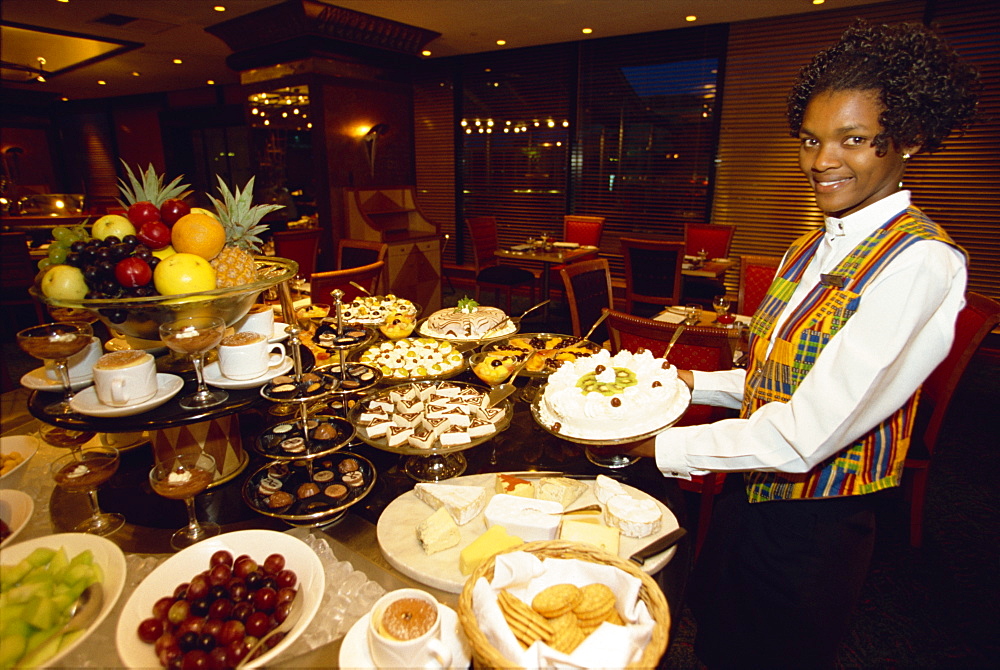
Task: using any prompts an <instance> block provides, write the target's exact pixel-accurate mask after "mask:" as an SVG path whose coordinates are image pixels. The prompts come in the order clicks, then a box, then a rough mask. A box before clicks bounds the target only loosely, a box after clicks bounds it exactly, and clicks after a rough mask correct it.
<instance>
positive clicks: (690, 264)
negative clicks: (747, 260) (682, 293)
mask: <svg viewBox="0 0 1000 670" xmlns="http://www.w3.org/2000/svg"><path fill="white" fill-rule="evenodd" d="M733 265H735V261H734V260H733V259H731V258H707V259H704V260H702V259H700V258H698V257H697V256H685V257H684V262H683V263H682V264H681V274H682V275H683V276H685V277H701V278H704V279H722V278H723V277H725V276H726V272H728V271H729V268H731V267H733Z"/></svg>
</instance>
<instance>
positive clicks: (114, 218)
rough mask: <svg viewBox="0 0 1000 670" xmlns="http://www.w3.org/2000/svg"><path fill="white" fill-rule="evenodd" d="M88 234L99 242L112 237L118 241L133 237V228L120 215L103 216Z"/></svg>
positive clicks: (129, 222)
mask: <svg viewBox="0 0 1000 670" xmlns="http://www.w3.org/2000/svg"><path fill="white" fill-rule="evenodd" d="M90 234H91V235H93V236H94V237H96V238H97V239H99V240H103V239H104V238H105V237H108V236H110V235H114V236H115V237H117V238H118V239H119V240H124V239H125V236H126V235H135V226H133V225H132V222H131V221H129V220H128V219H126V218H125V217H124V216H122V215H121V214H105V215H104V216H102V217H101V218H99V219H98V220H97V221H94V226H93V228H91V230H90Z"/></svg>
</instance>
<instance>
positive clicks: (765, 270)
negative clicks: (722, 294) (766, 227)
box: [736, 254, 781, 316]
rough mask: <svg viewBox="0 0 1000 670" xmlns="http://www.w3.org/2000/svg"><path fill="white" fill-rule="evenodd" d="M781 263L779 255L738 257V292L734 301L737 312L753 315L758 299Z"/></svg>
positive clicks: (765, 291)
mask: <svg viewBox="0 0 1000 670" xmlns="http://www.w3.org/2000/svg"><path fill="white" fill-rule="evenodd" d="M780 264H781V256H754V255H750V254H747V255H744V256H741V257H740V292H739V298H738V300H737V302H736V312H737V314H745V315H747V316H753V313H754V312H756V311H757V307H758V306H759V305H760V301H761V300H763V299H764V296H765V295H766V294H767V289H769V288H770V287H771V282H772V281H773V280H774V275H775V273H776V272H777V271H778V265H780Z"/></svg>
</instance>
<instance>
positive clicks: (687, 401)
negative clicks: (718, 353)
mask: <svg viewBox="0 0 1000 670" xmlns="http://www.w3.org/2000/svg"><path fill="white" fill-rule="evenodd" d="M677 392H678V393H683V395H684V402H683V403H677V406H676V407H674V408H672V409H671V411H669V412H668V413H666V414H665V415H664V417H663V423H661V424H660V425H658V426H657V427H656V428H653V429H651V430H647V431H644V432H642V433H636V434H632V435H623V436H621V437H614V438H599V439H592V438H585V437H580V436H578V435H568V434H566V433H565V432H564V431H562V430H561V429H559V428H557V427H555V426H553V425H550V424H549V423H548V422H547V421H546V420H545V419H543V417H542V414H541V405H542V396H541V395H539V396H538V397H536V398H535V399H534V400H532V402H531V416H533V417H534V418H535V422H536V423H537V424H538V425H539V426H541V427H542V429H543V430H545V431H546V432H548V433H549V434H551V435H554V436H556V437H558V438H561V439H563V440H566V441H568V442H574V443H576V444H582V445H584V446H585V447H586V453H587V460H589V461H590V462H591V463H593V464H594V465H598V466H600V467H604V468H611V469H618V468H624V467H628V466H629V465H632V464H633V463H635V462H636V461H638V460H639V458H640V457H639V456H633V455H631V454H626V453H621V452H619V453H608V452H606V451H604V450H602V449H601V447H621V446H623V445H626V444H631V443H633V442H641V441H642V440H648V439H649V438H651V437H653V436H655V435H658V434H660V433H662V432H663V431H665V430H666V429H667V428H670V427H671V426H673V425H674V424H675V423H677V422H678V421H679V420H680V418H681V417H682V416H684V412H686V411H687V408H688V407H689V406H690V405H691V390H690V389H689V388H688V387H687V384H685V383H684V382H682V381H681V380H679V379H678V380H677ZM608 451H612V450H610V449H609V450H608Z"/></svg>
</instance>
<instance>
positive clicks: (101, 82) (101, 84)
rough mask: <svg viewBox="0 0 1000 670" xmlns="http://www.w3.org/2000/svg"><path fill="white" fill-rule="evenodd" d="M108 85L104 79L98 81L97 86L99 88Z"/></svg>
mask: <svg viewBox="0 0 1000 670" xmlns="http://www.w3.org/2000/svg"><path fill="white" fill-rule="evenodd" d="M107 84H108V82H106V81H104V80H103V79H98V80H97V85H98V86H107Z"/></svg>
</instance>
